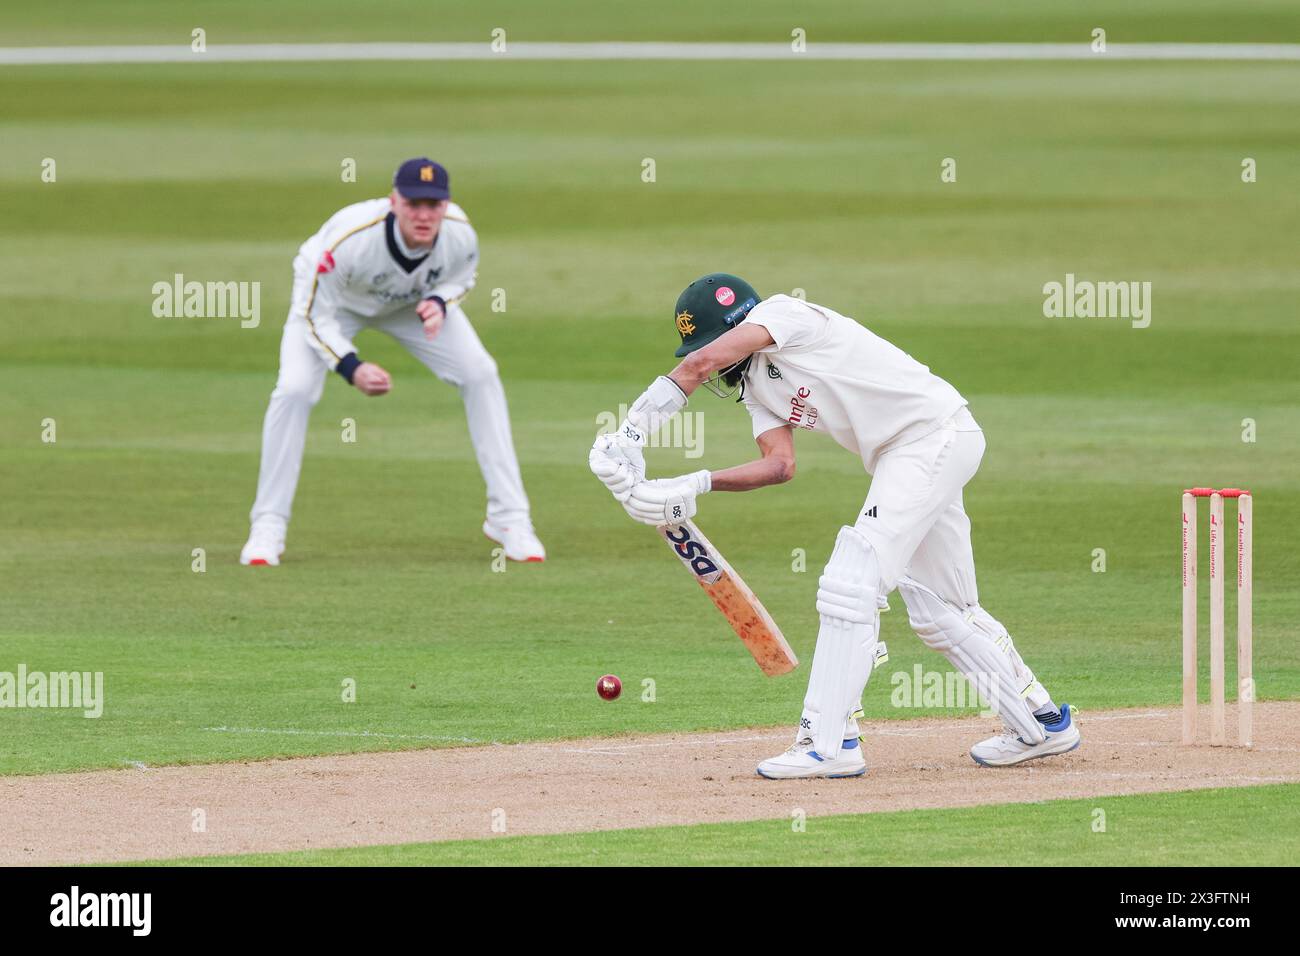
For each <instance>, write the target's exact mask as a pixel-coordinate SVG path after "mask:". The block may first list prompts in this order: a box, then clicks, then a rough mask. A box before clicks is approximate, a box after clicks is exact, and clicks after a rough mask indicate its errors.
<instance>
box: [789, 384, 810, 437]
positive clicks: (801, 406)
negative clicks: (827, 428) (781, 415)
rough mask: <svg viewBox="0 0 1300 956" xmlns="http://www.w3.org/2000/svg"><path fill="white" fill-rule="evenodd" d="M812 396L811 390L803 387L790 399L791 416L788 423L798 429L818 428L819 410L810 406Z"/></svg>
mask: <svg viewBox="0 0 1300 956" xmlns="http://www.w3.org/2000/svg"><path fill="white" fill-rule="evenodd" d="M811 395H812V390H811V389H809V388H802V387H801V388H800V389H799V391H797V392H795V393H794V395H793V396H792V397H791V398H790V415H789V417H788V418H787V419H786V421H788V422H789V423H790V424H791V425H794V426H795V427H796V428H816V427H817V409H816V408H815V407H814V406H812V405H809V404H808V398H809V396H811Z"/></svg>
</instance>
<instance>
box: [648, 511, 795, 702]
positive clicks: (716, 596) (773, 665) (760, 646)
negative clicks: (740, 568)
mask: <svg viewBox="0 0 1300 956" xmlns="http://www.w3.org/2000/svg"><path fill="white" fill-rule="evenodd" d="M659 533H660V534H661V535H663V538H664V540H665V541H667V542H668V544H669V546H670V547H671V548H672V549H673V554H675V555H676V556H677V557H678V559H679V560H680V561H681V562H682V564H684V565H686V569H687V570H688V571H690V572H691V574H692V575H693V576H694V578H695V580H696V581H698V582H699V584H700V587H702V588H703V589H704V592H705V593H706V594H708V596H709V600H711V601H712V602H713V604H714V606H715V607H717V609H718V610H719V611H721V612H722V616H723V617H725V618H726V619H727V623H728V624H730V625H731V629H732V630H733V631H735V632H736V636H737V637H739V638H740V640H741V641H742V642H743V643H744V645H745V646H746V647H747V648H749V653H750V654H751V655H753V658H754V660H755V662H756V663H757V664H758V666H759V668H760V669H761V670H762V671H763V673H764V674H766V675H767V676H768V677H777V676H779V675H781V674H788V673H790V671H792V670H794V669H795V668H796V667H798V666H799V659H798V658H797V657H795V655H794V651H792V650H791V649H790V645H789V644H787V643H786V640H785V636H784V635H783V634H782V633H781V629H780V628H779V627H777V626H776V621H774V620H772V615H771V614H769V613H768V612H767V608H765V607H763V603H762V602H761V601H760V600H759V599H758V598H757V597H755V595H754V592H753V591H751V590H750V589H749V586H748V585H747V584H745V582H744V580H743V579H742V578H741V577H740V575H739V574H737V573H736V571H735V569H734V568H732V566H731V565H730V564H728V563H727V559H726V558H724V557H723V556H722V554H721V553H720V552H719V551H718V549H717V548H715V547H714V546H713V544H712V543H711V542H710V541H709V539H708V538H706V537H705V536H704V534H703V532H701V531H700V529H699V528H697V527H696V526H695V523H694V522H693V521H685V522H682V523H681V524H678V525H667V526H664V527H661V528H659Z"/></svg>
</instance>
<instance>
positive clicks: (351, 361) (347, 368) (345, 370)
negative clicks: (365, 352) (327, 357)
mask: <svg viewBox="0 0 1300 956" xmlns="http://www.w3.org/2000/svg"><path fill="white" fill-rule="evenodd" d="M360 364H361V359H359V358H357V353H356V352H349V353H348V354H347V355H345V356H343V357H342V358H341V359H339V364H338V365H336V366H334V371H336V372H338V373H339V374H340V375H342V376H343V379H344V381H346V382H347V383H348V384H349V385H351V384H352V373H353V372H355V371H356V370H357V366H358V365H360Z"/></svg>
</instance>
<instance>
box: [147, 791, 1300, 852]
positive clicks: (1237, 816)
mask: <svg viewBox="0 0 1300 956" xmlns="http://www.w3.org/2000/svg"><path fill="white" fill-rule="evenodd" d="M1262 820H1267V821H1268V826H1261V825H1260V822H1261V821H1262ZM794 823H795V821H794V818H793V817H792V818H791V819H790V820H760V821H756V822H752V823H708V824H699V825H697V826H689V827H650V828H646V829H640V830H609V831H604V832H600V833H574V834H562V835H558V836H525V837H498V838H496V839H488V840H459V841H453V842H446V843H408V844H403V845H400V846H374V847H355V848H349V849H342V850H311V851H303V852H297V853H261V854H253V855H247V856H212V857H195V858H192V859H187V860H161V861H152V863H151V864H148V865H195V864H199V865H207V866H580V865H591V864H597V865H601V866H690V865H696V866H707V865H714V866H752V865H769V864H772V863H780V864H781V865H783V866H804V865H827V866H912V865H920V866H1007V865H1010V866H1199V867H1206V866H1293V865H1294V864H1295V859H1294V854H1293V852H1292V850H1291V848H1290V847H1289V846H1287V845H1285V842H1284V841H1279V840H1278V839H1277V837H1276V835H1277V834H1278V833H1283V832H1288V831H1294V830H1295V828H1296V827H1297V826H1300V786H1298V785H1295V784H1282V785H1276V786H1266V787H1250V788H1242V789H1236V788H1234V789H1223V790H1194V791H1185V792H1181V793H1162V794H1142V795H1139V796H1131V797H1099V798H1095V799H1086V800H1051V801H1047V802H1044V803H1029V804H1003V805H997V806H989V807H971V808H967V809H961V810H908V811H901V812H897V813H873V814H870V815H868V816H862V815H843V816H833V817H824V818H819V817H810V818H807V819H806V820H805V821H804V830H803V831H802V832H796V831H795V829H794Z"/></svg>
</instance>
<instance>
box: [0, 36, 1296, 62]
mask: <svg viewBox="0 0 1300 956" xmlns="http://www.w3.org/2000/svg"><path fill="white" fill-rule="evenodd" d="M337 60H387V61H394V60H422V61H437V60H791V61H800V60H885V61H894V60H1090V61H1094V62H1101V61H1104V60H1300V44H1296V43H1112V44H1110V45H1109V46H1108V47H1107V49H1106V52H1105V53H1096V52H1094V51H1093V49H1092V46H1091V44H1090V43H1086V42H1085V43H817V42H813V43H809V44H808V46H807V48H806V51H805V52H803V53H795V52H794V51H793V49H792V48H791V45H790V44H789V43H785V42H782V43H665V42H661V43H655V42H645V43H640V42H627V43H620V42H596V43H510V44H508V46H507V47H506V50H505V52H497V51H495V50H493V49H492V46H491V45H490V44H488V43H233V44H213V45H211V46H209V47H208V48H207V50H206V51H205V52H203V53H195V52H194V51H193V50H191V49H190V47H188V46H184V45H176V46H157V45H119V46H50V47H0V65H5V66H39V65H66V64H91V63H101V64H102V63H109V64H123V63H254V62H260V63H286V62H295V63H320V62H329V61H337Z"/></svg>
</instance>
